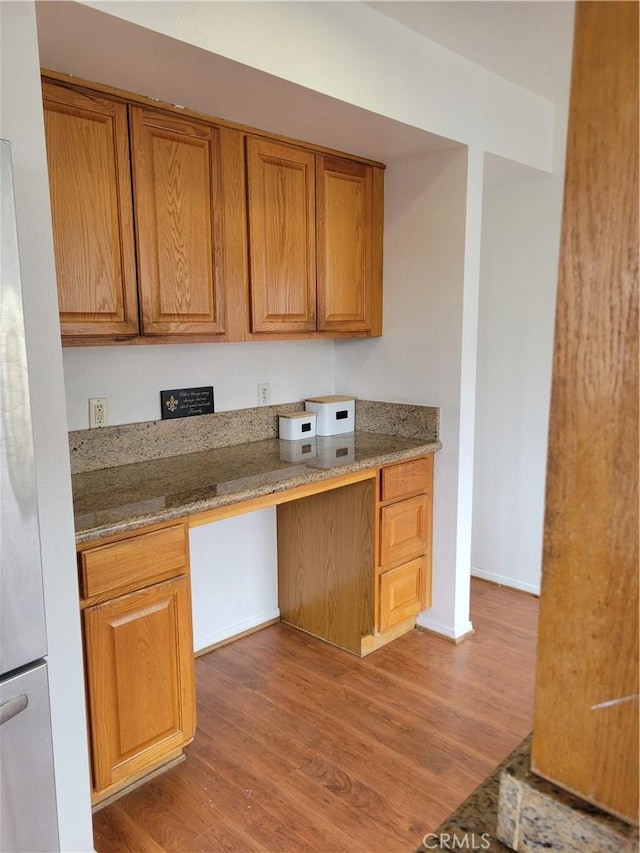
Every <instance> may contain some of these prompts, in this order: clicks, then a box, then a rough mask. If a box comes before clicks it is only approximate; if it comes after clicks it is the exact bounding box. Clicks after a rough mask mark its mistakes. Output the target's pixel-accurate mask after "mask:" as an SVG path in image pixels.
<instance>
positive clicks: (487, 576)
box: [471, 566, 540, 595]
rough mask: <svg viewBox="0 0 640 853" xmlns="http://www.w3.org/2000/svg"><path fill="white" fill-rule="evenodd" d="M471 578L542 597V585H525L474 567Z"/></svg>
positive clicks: (522, 582)
mask: <svg viewBox="0 0 640 853" xmlns="http://www.w3.org/2000/svg"><path fill="white" fill-rule="evenodd" d="M471 576H472V577H474V578H481V579H482V580H485V581H491V583H498V584H500V586H510V587H511V588H512V589H519V590H521V591H522V592H530V593H531V595H540V584H533V583H525V582H524V581H519V580H517V579H516V578H508V577H505V576H504V575H494V574H493V572H485V571H483V569H475V568H474V567H473V566H471Z"/></svg>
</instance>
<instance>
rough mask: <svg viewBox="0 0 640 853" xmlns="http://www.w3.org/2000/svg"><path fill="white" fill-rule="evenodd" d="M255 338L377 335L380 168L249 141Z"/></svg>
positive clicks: (248, 170) (248, 172)
mask: <svg viewBox="0 0 640 853" xmlns="http://www.w3.org/2000/svg"><path fill="white" fill-rule="evenodd" d="M247 187H248V221H249V259H250V262H249V278H250V298H251V331H252V332H254V333H262V332H271V333H289V334H290V333H292V332H314V331H319V332H349V333H359V332H361V333H364V334H368V335H376V334H381V331H382V330H381V301H382V170H381V169H379V168H376V167H374V166H371V165H368V164H364V163H358V162H355V161H353V160H349V159H345V158H340V157H333V156H327V155H322V154H314V152H313V151H309V150H306V149H302V148H296V147H294V146H291V145H285V144H281V143H276V142H272V141H270V140H267V139H263V138H261V137H248V138H247Z"/></svg>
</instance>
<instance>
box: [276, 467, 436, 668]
mask: <svg viewBox="0 0 640 853" xmlns="http://www.w3.org/2000/svg"><path fill="white" fill-rule="evenodd" d="M354 479H355V480H357V482H354V483H352V484H350V485H346V486H344V487H341V488H336V489H332V490H329V491H327V492H324V493H322V494H319V495H313V496H310V497H306V498H301V499H300V500H295V501H292V502H291V503H285V504H282V505H281V506H279V507H278V584H279V604H280V617H281V619H282V621H283V622H287V623H289V624H290V625H293V626H295V627H296V628H300V629H301V630H303V631H307V632H308V633H310V634H313V635H314V636H316V637H321V638H322V639H324V640H327V641H328V642H330V643H333V644H334V645H337V646H340V647H341V648H343V649H346V650H347V651H350V652H353V653H354V654H357V655H359V656H360V657H362V656H364V655H367V654H369V653H370V652H372V651H375V649H377V648H380V646H383V645H386V643H388V642H390V641H391V640H393V639H395V637H398V636H400V635H401V634H403V633H405V632H407V631H409V630H411V629H412V628H413V627H414V626H415V617H416V615H417V614H418V613H420V611H422V610H425V609H426V608H427V607H430V606H431V540H432V532H431V531H432V518H433V509H432V500H433V455H432V454H430V455H429V456H424V457H420V458H418V459H411V460H409V461H407V462H401V463H397V464H393V465H390V466H386V467H383V468H382V469H378V470H376V469H371V470H370V471H367V472H364V475H363V474H362V473H361V472H357V473H356V474H354Z"/></svg>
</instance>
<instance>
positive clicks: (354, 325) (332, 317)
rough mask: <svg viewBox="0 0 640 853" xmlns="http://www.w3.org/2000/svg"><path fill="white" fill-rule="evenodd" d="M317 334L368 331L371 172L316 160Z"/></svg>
mask: <svg viewBox="0 0 640 853" xmlns="http://www.w3.org/2000/svg"><path fill="white" fill-rule="evenodd" d="M317 193H318V195H317V228H318V280H317V288H318V291H317V292H318V329H321V330H326V331H331V330H332V331H369V329H370V328H371V309H372V294H371V289H372V271H373V270H372V256H371V254H372V239H373V236H372V170H371V167H370V166H366V165H364V164H362V163H355V162H353V161H351V160H343V159H340V158H337V157H325V156H318V158H317Z"/></svg>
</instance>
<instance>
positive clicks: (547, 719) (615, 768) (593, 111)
mask: <svg viewBox="0 0 640 853" xmlns="http://www.w3.org/2000/svg"><path fill="white" fill-rule="evenodd" d="M638 378H639V377H638V4H637V3H626V2H621V3H619V2H590V3H578V5H577V15H576V32H575V47H574V60H573V78H572V88H571V106H570V118H569V138H568V148H567V172H566V182H565V201H564V214H563V225H562V243H561V260H560V278H559V285H558V301H557V319H556V336H555V351H554V366H553V389H552V402H551V423H550V432H549V454H548V467H547V493H546V516H545V534H544V553H543V578H542V598H541V606H540V647H539V661H538V674H537V686H536V716H535V725H534V737H533V766H534V768H535V770H536V772H538V773H539V774H540V775H543V776H545V777H546V778H548V779H550V780H552V781H553V782H555V783H557V784H559V785H561V786H562V787H564V788H567V789H569V790H571V791H574V792H576V793H577V794H579V795H580V796H581V797H582V798H583V799H586V800H588V801H589V802H592V803H595V804H597V805H598V806H600V807H601V808H604V809H606V810H608V811H610V812H612V813H614V814H617V815H619V816H621V817H623V818H625V819H627V820H629V821H631V822H636V823H637V820H638Z"/></svg>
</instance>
